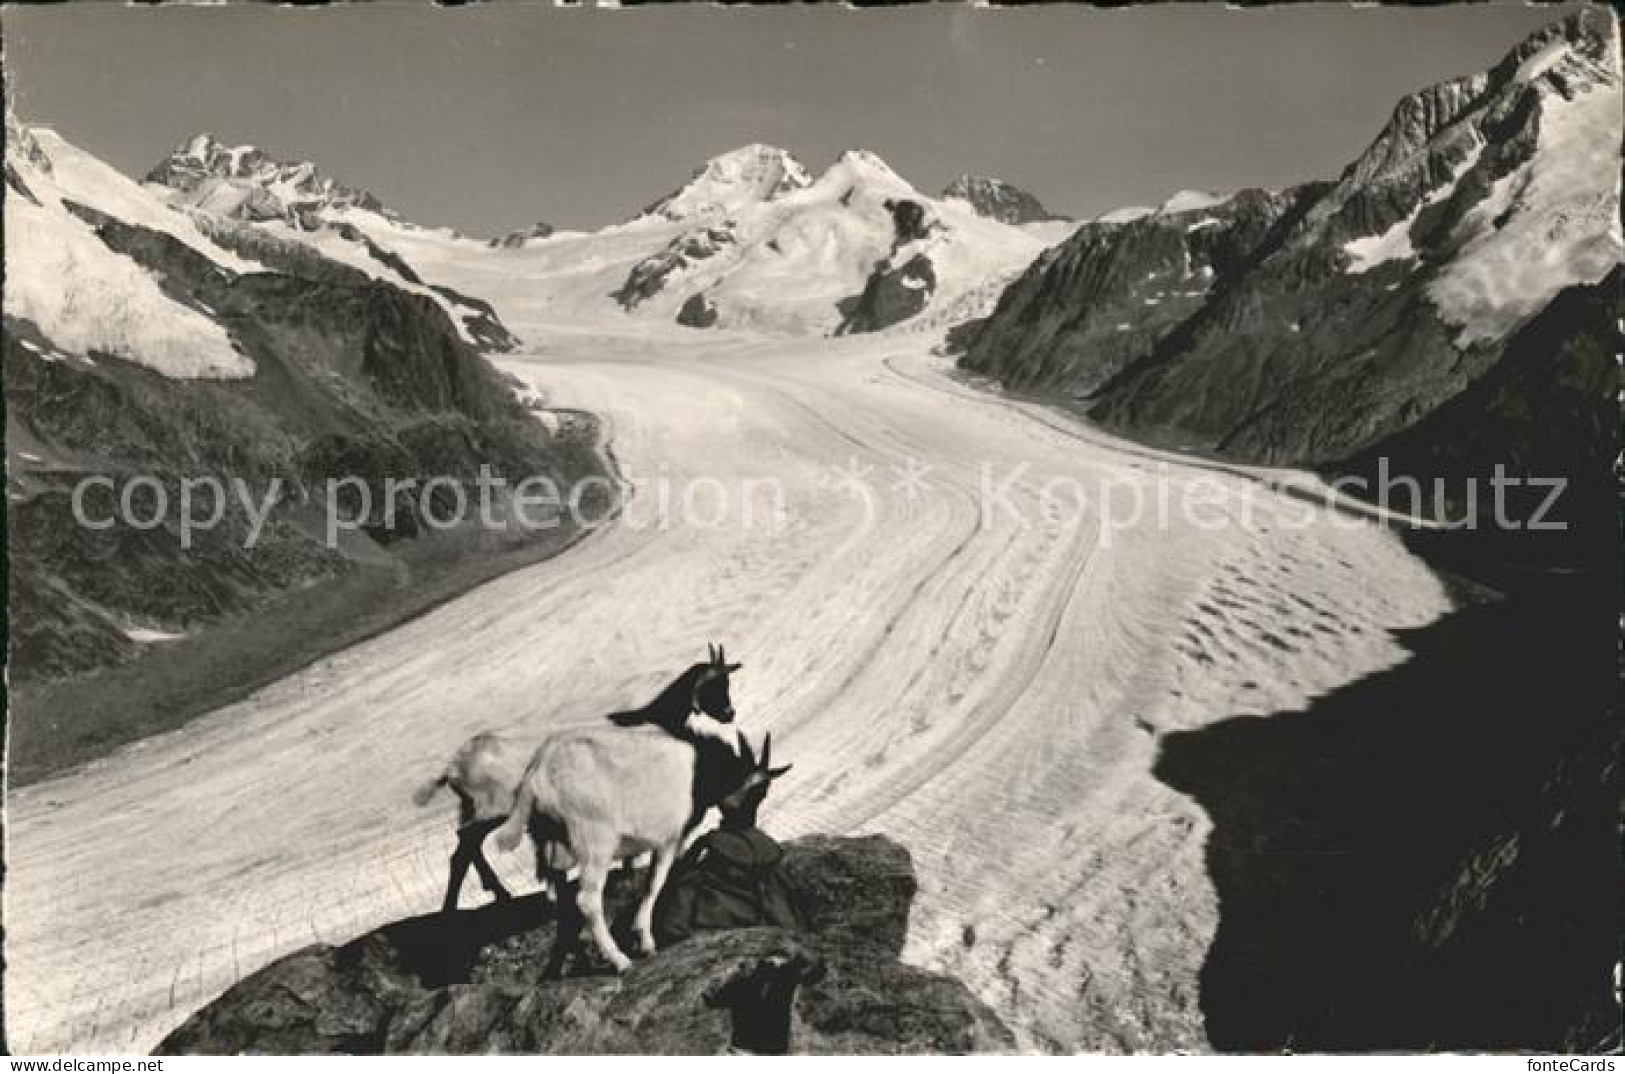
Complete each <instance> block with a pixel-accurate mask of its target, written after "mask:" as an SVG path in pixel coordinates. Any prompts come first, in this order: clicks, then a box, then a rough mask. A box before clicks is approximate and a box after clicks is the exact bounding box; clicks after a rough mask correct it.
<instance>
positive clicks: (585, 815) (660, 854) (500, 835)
mask: <svg viewBox="0 0 1625 1074" xmlns="http://www.w3.org/2000/svg"><path fill="white" fill-rule="evenodd" d="M744 753H746V754H748V750H747V751H744ZM756 767H757V766H756V765H755V759H754V757H753V756H752V757H751V758H750V761H749V763H747V762H746V760H745V759H744V757H743V756H742V755H741V754H739V753H735V752H734V751H733V749H731V748H730V747H729V746H728V745H726V744H724V743H722V742H719V741H718V740H716V739H714V738H710V737H707V736H703V735H702V736H696V737H693V738H691V739H688V740H684V739H680V738H677V737H674V736H673V735H670V734H668V733H666V732H664V731H662V730H660V729H658V728H654V727H649V726H641V725H634V726H629V727H622V726H617V727H605V728H585V729H578V730H564V731H559V732H557V733H555V734H553V735H550V736H549V737H548V738H547V739H546V740H545V741H544V742H543V743H542V745H541V746H540V747H539V748H538V749H537V750H536V754H535V756H534V757H532V758H531V762H530V766H529V767H528V768H527V769H526V770H525V775H524V779H523V781H522V782H521V783H520V786H519V795H518V798H517V800H516V801H515V803H514V807H513V812H512V813H510V814H509V816H508V819H507V820H506V821H504V822H503V825H502V827H501V828H500V829H498V831H497V836H496V841H497V846H498V847H499V848H501V849H502V850H512V849H514V848H515V847H517V846H518V845H519V838H520V834H521V833H522V832H524V831H525V830H526V829H527V828H528V829H529V831H530V833H531V838H532V840H533V841H534V842H535V844H536V848H537V860H538V861H541V860H543V847H544V844H545V843H548V842H554V841H560V842H563V843H564V844H565V845H566V846H567V847H568V848H569V851H570V854H571V856H572V857H574V859H575V860H576V862H577V864H578V865H579V866H580V877H579V880H578V887H577V890H576V905H577V908H578V910H579V921H576V922H573V923H572V924H573V925H574V926H576V927H579V925H581V924H585V925H586V926H587V927H588V928H589V929H590V930H591V932H592V936H593V940H594V941H595V942H596V943H597V945H598V949H599V951H601V952H603V955H604V957H605V958H606V959H608V960H609V962H610V963H611V964H612V965H613V966H614V967H615V969H616V970H617V971H620V972H624V971H625V970H626V969H627V968H628V967H629V966H631V964H632V962H631V959H629V958H627V956H626V954H625V953H624V952H623V951H622V950H621V949H620V948H619V947H618V946H616V944H615V941H614V939H613V938H612V937H611V936H610V934H609V924H608V922H607V920H606V919H605V916H604V883H605V881H606V879H607V878H608V876H609V870H610V867H611V866H612V865H613V864H614V863H615V861H616V859H618V858H621V857H626V856H630V855H634V854H640V853H642V852H644V851H649V852H650V853H651V855H652V861H651V864H650V867H649V890H648V891H647V893H645V895H644V897H643V901H642V902H640V903H639V904H638V909H637V914H636V916H635V917H634V920H633V926H634V929H635V930H636V932H637V936H638V940H639V943H640V945H641V947H642V949H643V952H644V953H645V954H652V953H653V952H654V950H655V938H654V932H653V924H654V905H655V900H656V899H657V898H658V897H659V895H660V890H661V888H663V887H664V886H665V883H666V877H667V875H668V874H669V873H670V871H671V867H672V864H673V863H674V862H675V861H676V859H677V855H678V854H679V853H681V851H682V849H683V843H684V840H685V839H686V837H687V836H688V834H689V833H690V832H691V831H692V830H693V829H694V827H695V826H696V825H697V824H698V823H699V821H700V819H701V818H702V817H703V816H704V814H705V811H706V810H707V809H709V808H710V807H711V806H713V805H716V804H718V803H719V802H721V801H723V800H724V799H726V798H728V797H729V796H730V795H732V794H735V793H736V792H741V791H743V792H745V793H746V794H752V793H754V786H753V785H752V772H753V770H754V769H755V768H756ZM755 783H756V784H759V785H761V786H762V787H763V790H762V793H764V794H765V793H766V791H765V782H763V778H762V777H760V776H758V777H756V778H755ZM555 879H556V880H558V881H559V882H560V883H562V877H555ZM561 890H562V888H561ZM567 942H569V941H568V940H567V939H566V935H565V933H564V931H563V927H562V925H561V932H560V937H559V940H558V942H557V945H556V946H555V948H554V955H553V958H552V960H551V962H550V964H549V972H552V971H554V970H556V969H557V968H558V966H559V965H560V964H562V959H563V951H564V946H565V944H566V943H567Z"/></svg>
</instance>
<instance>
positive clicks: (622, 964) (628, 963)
mask: <svg viewBox="0 0 1625 1074" xmlns="http://www.w3.org/2000/svg"><path fill="white" fill-rule="evenodd" d="M610 965H612V966H614V967H615V972H616V973H625V972H626V971H627V970H629V969H631V968H632V960H631V959H629V958H627V957H626V956H625V955H622V956H621V957H620V958H614V959H610Z"/></svg>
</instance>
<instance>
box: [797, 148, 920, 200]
mask: <svg viewBox="0 0 1625 1074" xmlns="http://www.w3.org/2000/svg"><path fill="white" fill-rule="evenodd" d="M813 189H815V190H818V191H820V192H824V193H827V192H829V191H832V190H833V191H835V192H836V193H837V194H840V193H842V192H844V191H846V190H853V189H860V190H864V191H868V192H873V193H877V194H878V193H892V194H904V195H906V194H913V193H915V190H914V187H913V186H912V185H910V184H909V182H908V180H906V179H904V178H903V177H902V176H901V175H898V174H897V173H896V172H895V171H893V170H892V166H891V165H890V164H887V163H886V162H885V161H884V160H883V159H881V156H880V154H878V153H874V152H871V151H870V150H867V149H848V150H846V151H845V152H844V153H842V154H841V155H840V156H839V157H837V158H836V159H835V163H834V164H831V165H830V166H829V167H828V168H826V169H825V170H824V174H823V175H821V176H819V177H818V181H817V182H816V183H814V184H813Z"/></svg>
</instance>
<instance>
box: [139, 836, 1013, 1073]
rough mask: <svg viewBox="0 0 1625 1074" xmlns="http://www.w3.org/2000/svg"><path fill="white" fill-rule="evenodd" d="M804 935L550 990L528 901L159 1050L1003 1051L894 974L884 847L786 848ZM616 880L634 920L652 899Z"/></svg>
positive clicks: (782, 935)
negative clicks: (638, 904) (637, 908)
mask: <svg viewBox="0 0 1625 1074" xmlns="http://www.w3.org/2000/svg"><path fill="white" fill-rule="evenodd" d="M785 849H786V852H787V853H786V859H785V867H786V869H787V870H788V873H789V876H790V880H791V885H792V887H793V889H794V890H795V891H796V892H797V894H798V895H799V896H800V898H801V901H802V903H803V905H804V908H805V910H806V916H807V919H808V930H807V932H805V933H791V932H787V931H785V930H782V929H775V928H753V929H736V930H731V931H725V932H713V933H702V934H700V935H698V936H696V937H694V938H692V939H689V940H686V941H684V942H682V943H680V944H677V945H675V946H672V947H670V948H667V949H665V950H663V951H661V952H660V953H658V954H656V955H655V956H653V957H650V958H647V959H643V960H640V961H638V962H637V963H635V964H634V966H633V968H632V969H631V970H630V971H629V972H628V973H627V974H626V975H625V976H623V977H616V976H614V975H611V974H608V973H605V972H601V968H598V967H590V966H589V967H585V968H587V969H589V970H593V971H594V972H586V973H583V974H581V975H575V976H567V977H565V978H564V979H562V980H556V981H542V980H540V971H541V968H542V966H543V964H544V963H545V961H546V958H547V953H548V951H549V949H550V947H551V944H552V940H553V921H552V913H551V907H550V905H549V904H548V903H547V902H546V901H545V899H544V898H543V897H541V896H530V897H526V898H522V899H518V900H515V901H513V902H510V903H505V904H495V905H491V906H487V907H485V908H482V909H479V910H473V911H460V912H457V913H453V914H449V915H448V914H434V915H430V916H426V917H420V918H414V919H412V920H409V921H402V922H399V923H396V924H394V925H389V926H386V927H384V928H382V929H379V930H377V931H375V932H371V933H368V934H367V935H365V936H362V937H360V938H359V939H356V940H353V941H351V942H350V943H348V944H345V945H343V946H341V947H330V946H326V945H317V946H313V947H308V948H305V949H304V950H302V951H298V952H295V953H294V954H291V955H288V956H287V957H285V958H283V959H281V960H279V961H277V962H275V963H273V964H271V965H270V966H267V967H266V968H265V969H263V970H260V971H259V972H258V973H255V974H253V975H252V976H250V977H248V978H246V979H244V980H243V981H241V982H240V983H238V984H237V985H235V986H233V987H232V988H231V989H230V990H228V991H227V992H226V993H225V994H224V995H223V996H221V997H220V998H219V999H217V1000H215V1001H214V1002H213V1003H211V1004H209V1005H208V1006H207V1007H205V1008H203V1009H202V1010H201V1011H199V1012H197V1013H196V1014H195V1015H193V1016H192V1017H191V1018H190V1019H188V1020H187V1021H186V1023H185V1024H183V1025H182V1026H181V1027H180V1028H178V1029H177V1030H175V1032H174V1033H172V1034H170V1036H169V1037H168V1038H167V1039H166V1040H165V1041H164V1042H163V1043H162V1044H161V1045H160V1046H159V1048H158V1052H159V1054H168V1055H181V1054H197V1053H207V1054H220V1053H244V1052H249V1053H278V1054H310V1053H409V1052H417V1053H424V1052H428V1053H490V1052H510V1053H511V1052H522V1053H542V1054H573V1055H590V1054H605V1053H621V1054H626V1053H644V1054H688V1055H707V1054H718V1053H721V1052H725V1051H728V1050H730V1049H743V1050H749V1051H759V1052H784V1051H790V1052H796V1053H814V1054H843V1053H868V1054H874V1053H881V1054H897V1053H919V1052H925V1053H943V1052H948V1053H966V1052H985V1051H1007V1050H1010V1049H1011V1048H1012V1047H1013V1046H1014V1040H1013V1038H1012V1037H1011V1034H1010V1032H1009V1030H1008V1029H1006V1028H1005V1026H1004V1025H1003V1024H1002V1023H1001V1022H1000V1021H999V1019H998V1018H997V1017H996V1016H995V1015H994V1014H993V1013H992V1011H990V1010H989V1009H988V1008H987V1007H986V1006H984V1005H983V1004H982V1003H981V1002H980V1001H978V1000H977V999H975V998H974V997H972V996H971V995H970V994H969V992H967V991H966V990H965V988H964V986H963V985H961V984H959V983H958V982H957V981H954V980H953V979H951V978H948V977H943V976H941V975H938V974H933V973H928V972H926V971H924V970H920V969H916V968H915V967H912V966H909V965H906V964H904V963H903V962H901V961H899V956H900V954H901V952H902V948H903V940H904V936H905V935H906V933H907V929H908V913H909V904H910V902H911V901H912V899H913V896H914V891H915V879H914V873H913V868H912V865H911V864H910V861H909V855H908V852H907V851H906V850H904V849H903V848H902V847H900V846H898V845H897V844H895V843H892V842H890V841H889V840H886V839H884V838H883V837H879V836H871V837H868V838H865V839H833V838H828V837H820V836H813V837H808V838H804V839H799V840H796V841H795V842H792V843H789V844H787V845H786V848H785ZM642 882H643V875H642V874H641V873H639V874H637V876H636V877H635V878H634V879H633V880H632V881H631V882H627V881H626V880H625V874H617V878H616V880H615V882H613V883H612V890H611V895H610V899H611V903H612V905H613V906H614V907H615V909H616V913H615V915H614V916H615V917H616V918H617V919H618V920H620V921H621V922H622V923H623V924H624V922H625V920H626V919H627V918H628V917H629V915H630V911H631V909H632V907H633V906H634V905H635V898H636V895H637V892H638V891H640V890H641V884H642Z"/></svg>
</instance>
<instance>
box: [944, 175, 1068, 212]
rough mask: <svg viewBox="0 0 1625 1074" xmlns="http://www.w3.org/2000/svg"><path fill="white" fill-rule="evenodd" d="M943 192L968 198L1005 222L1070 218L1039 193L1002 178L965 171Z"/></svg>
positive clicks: (960, 197) (979, 210) (978, 207)
mask: <svg viewBox="0 0 1625 1074" xmlns="http://www.w3.org/2000/svg"><path fill="white" fill-rule="evenodd" d="M942 196H943V197H944V198H959V199H960V200H962V201H968V202H970V204H971V207H972V208H974V209H975V210H976V211H977V212H978V213H980V214H981V215H983V216H985V217H987V218H988V219H989V220H997V221H999V222H1000V223H1002V224H1036V223H1041V222H1043V221H1045V220H1064V219H1066V218H1065V217H1063V216H1056V215H1055V214H1054V213H1051V212H1050V211H1049V210H1048V209H1045V208H1044V205H1043V203H1042V202H1040V201H1039V200H1038V199H1037V198H1036V197H1034V196H1033V195H1031V194H1029V193H1027V192H1026V191H1025V190H1022V189H1021V188H1019V187H1014V186H1011V185H1010V184H1009V183H1006V182H1005V181H1003V180H1002V179H989V178H987V177H985V176H980V175H961V176H960V177H959V178H957V179H955V180H954V181H953V182H951V183H949V184H948V185H947V187H946V188H944V189H943V191H942Z"/></svg>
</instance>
